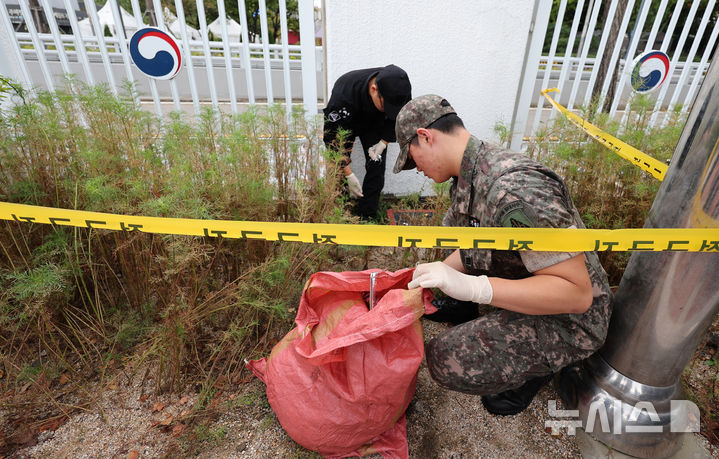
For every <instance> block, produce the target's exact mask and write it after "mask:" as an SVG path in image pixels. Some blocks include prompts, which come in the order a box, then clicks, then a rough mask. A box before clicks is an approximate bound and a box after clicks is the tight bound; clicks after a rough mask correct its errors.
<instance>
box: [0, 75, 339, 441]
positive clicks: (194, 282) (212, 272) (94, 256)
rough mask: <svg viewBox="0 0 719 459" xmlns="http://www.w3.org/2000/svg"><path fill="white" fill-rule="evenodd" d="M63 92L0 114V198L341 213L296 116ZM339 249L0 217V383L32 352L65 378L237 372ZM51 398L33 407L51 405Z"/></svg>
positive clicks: (312, 130)
mask: <svg viewBox="0 0 719 459" xmlns="http://www.w3.org/2000/svg"><path fill="white" fill-rule="evenodd" d="M68 87H70V88H74V89H69V90H65V91H58V92H56V93H46V92H45V93H39V94H38V95H37V97H35V98H29V97H27V96H25V101H24V103H21V104H20V105H17V106H15V107H13V108H12V109H11V110H9V111H7V112H5V113H2V114H1V115H0V183H3V185H4V186H3V187H1V188H0V201H9V202H16V203H24V204H33V205H42V206H52V207H62V208H71V209H83V210H92V211H102V212H110V213H121V214H132V215H149V216H160V217H164V216H172V217H186V218H203V219H228V220H257V221H283V222H332V223H338V222H343V221H344V218H345V217H344V216H345V215H346V212H344V205H345V204H344V201H343V200H342V198H341V197H340V193H339V192H340V187H339V181H338V180H339V176H340V174H339V170H338V166H337V164H336V161H335V160H334V159H333V155H331V152H329V153H328V152H324V151H323V144H322V142H321V135H320V133H319V129H320V126H318V125H317V124H315V123H308V122H307V121H306V118H305V116H304V113H302V112H301V111H296V112H293V113H291V114H289V115H290V116H289V122H288V117H287V114H286V113H285V112H284V110H283V108H282V107H279V106H272V107H269V108H267V109H265V110H260V109H252V110H249V111H247V112H245V113H242V114H240V115H238V116H229V115H225V114H218V113H216V112H213V111H211V110H207V111H205V112H203V113H202V115H201V116H199V117H198V118H197V119H195V120H191V119H188V118H187V117H185V116H183V115H180V114H174V115H173V116H172V117H171V118H170V120H169V121H166V122H165V123H164V124H161V123H160V121H159V120H158V119H157V118H155V117H154V116H153V115H152V114H150V113H148V112H145V111H142V110H140V109H138V107H136V106H135V105H134V102H133V94H132V92H131V91H130V92H129V94H127V95H125V96H123V97H119V98H118V97H115V96H113V95H112V94H111V93H110V92H109V90H108V88H107V87H105V86H95V87H81V86H80V85H78V84H77V83H74V84H72V85H68ZM8 91H9V89H8ZM343 250H344V249H342V248H341V247H340V248H337V247H334V248H332V247H329V246H323V245H311V244H301V243H283V244H278V243H273V242H269V241H259V240H232V239H219V238H198V237H185V236H167V235H153V234H146V233H140V232H127V233H122V232H112V231H104V230H95V229H93V230H90V229H77V228H69V227H63V226H56V227H54V226H50V225H30V224H26V223H16V222H2V223H1V224H0V253H1V254H2V255H0V260H1V261H0V324H2V327H0V349H2V353H0V359H2V360H1V361H0V368H4V369H5V371H6V373H5V377H4V378H1V379H0V388H2V390H3V393H6V392H7V390H9V389H18V388H19V387H20V385H21V384H23V382H24V381H26V380H27V377H26V374H27V371H28V370H27V368H29V367H33V368H35V366H33V365H31V362H34V361H35V360H36V356H37V352H38V350H42V351H43V352H45V353H46V355H47V356H48V358H47V362H48V363H44V362H43V363H41V364H40V365H41V367H40V370H38V371H45V370H46V368H45V369H44V367H47V368H49V365H50V364H49V362H52V365H54V366H59V367H60V369H61V371H55V372H54V373H53V374H61V373H62V372H69V373H70V374H72V375H73V377H72V378H71V379H72V380H73V381H75V380H82V379H83V378H84V379H85V380H87V379H88V378H93V377H95V376H97V375H102V374H104V368H105V366H106V365H107V362H108V361H119V360H120V359H122V360H123V361H125V362H127V366H128V367H129V368H130V369H133V368H136V367H137V366H139V365H140V363H142V362H147V361H150V362H153V364H152V365H151V366H150V367H151V368H152V369H153V370H154V372H155V373H156V374H155V375H154V381H155V382H156V384H157V390H158V391H162V390H169V389H179V388H182V387H184V386H185V385H186V384H188V383H199V384H205V383H207V382H208V381H215V380H217V379H218V378H220V377H226V378H228V379H230V380H231V379H235V378H238V377H239V374H240V373H241V372H242V371H244V369H243V368H244V367H243V360H244V359H245V358H254V357H256V356H257V355H259V354H261V353H263V352H264V351H265V350H266V349H268V348H269V347H270V346H271V345H272V344H273V343H274V342H275V340H276V339H277V338H278V337H280V336H282V335H283V334H284V333H285V332H286V331H287V328H288V327H289V325H290V320H289V319H290V317H291V316H292V314H290V312H289V309H290V308H291V307H292V305H294V304H296V303H298V301H299V296H300V294H301V290H302V284H303V282H304V280H305V279H306V278H307V277H308V276H309V274H310V273H312V272H314V271H316V270H318V269H319V267H320V266H322V265H323V264H326V260H327V259H328V258H330V257H333V256H335V257H342V256H343V255H344V252H343ZM108 356H112V357H111V358H108ZM42 365H44V367H43V366H42ZM45 374H49V373H47V371H46V372H45ZM49 382H50V383H53V381H52V380H51V381H49ZM20 392H21V391H17V392H16V393H17V394H20ZM22 392H25V391H22ZM31 392H32V390H30V391H27V392H25V395H27V394H29V393H31ZM18 396H19V395H18ZM8 403H15V402H12V401H10V402H8ZM76 405H77V404H76ZM23 406H26V407H27V406H29V405H23ZM48 406H53V405H52V404H49V403H47V404H46V405H45V408H44V409H43V410H39V411H38V413H43V415H45V416H49V415H51V414H52V413H49V412H47V410H46V408H47V407H48ZM30 412H31V411H28V413H30ZM36 414H37V413H36ZM31 418H32V416H31ZM0 427H1V426H0Z"/></svg>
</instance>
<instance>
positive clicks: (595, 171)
mask: <svg viewBox="0 0 719 459" xmlns="http://www.w3.org/2000/svg"><path fill="white" fill-rule="evenodd" d="M653 107H654V100H653V99H651V98H649V97H647V96H646V95H638V96H635V97H634V98H633V99H632V100H631V103H630V109H631V110H630V114H629V116H627V120H626V122H625V123H624V124H620V123H619V122H618V121H617V120H613V119H610V118H609V116H608V115H607V114H606V113H599V114H595V110H594V108H593V107H591V106H590V107H586V108H584V109H583V113H582V114H581V116H582V117H583V118H585V119H590V120H591V122H592V124H594V125H596V126H597V127H599V128H600V129H602V130H603V131H605V132H607V133H609V134H611V135H613V136H615V137H617V138H619V139H621V140H623V141H624V142H626V143H627V144H629V145H631V146H633V147H635V148H637V149H639V150H640V151H642V152H644V153H646V154H647V155H649V156H652V157H653V158H655V159H657V160H659V161H662V162H664V161H668V160H669V159H670V158H671V155H672V154H673V153H674V148H675V146H676V144H677V142H678V141H679V136H680V135H681V131H682V128H683V126H684V122H685V119H684V118H683V117H682V115H681V113H680V108H678V109H675V110H674V111H673V112H672V113H669V114H668V115H667V116H668V120H667V121H668V122H667V124H666V126H665V127H656V128H650V127H649V121H650V120H651V117H652V114H653V112H652V110H653ZM659 115H660V118H659V119H660V120H661V119H662V117H663V116H664V114H659ZM527 153H528V154H529V155H530V156H531V157H533V158H535V159H537V160H538V161H540V162H543V163H545V164H546V165H548V166H549V167H550V168H552V169H553V170H554V171H555V172H557V173H558V174H559V175H560V176H561V177H563V178H564V180H565V182H566V184H567V187H568V188H569V191H570V194H571V196H572V199H573V200H574V204H575V205H576V206H577V209H578V210H579V213H580V215H582V218H583V221H584V224H585V225H586V226H587V228H597V229H601V228H606V229H618V228H641V227H642V226H644V220H645V219H646V217H647V214H648V213H649V209H650V207H651V205H652V202H653V201H654V196H655V195H656V193H657V190H658V189H659V185H660V184H661V182H660V181H658V180H656V179H655V178H654V177H652V176H651V175H650V174H649V173H647V172H644V171H643V170H641V169H640V168H638V167H636V166H635V165H634V164H632V163H630V162H629V161H627V160H625V159H623V158H621V157H620V156H618V155H616V154H614V153H613V152H611V151H610V150H609V149H607V148H606V147H605V146H603V145H601V144H600V143H599V142H596V141H594V140H593V139H591V137H589V136H588V135H587V134H586V133H585V132H584V131H583V130H581V129H580V128H578V127H576V126H575V125H574V124H572V123H571V122H570V121H569V120H567V119H566V118H565V117H564V116H561V115H558V116H557V117H556V118H555V119H554V120H553V122H552V124H551V125H550V126H548V127H546V128H543V129H541V130H540V131H538V132H537V133H535V136H534V137H533V140H532V141H531V142H530V143H529V145H528V148H527ZM629 255H630V254H629V253H626V252H600V253H599V257H600V260H601V261H602V264H603V265H604V268H605V270H606V271H607V273H608V274H609V279H610V284H611V285H618V284H619V280H620V279H621V275H622V273H623V272H624V268H625V266H626V263H627V261H628V260H629Z"/></svg>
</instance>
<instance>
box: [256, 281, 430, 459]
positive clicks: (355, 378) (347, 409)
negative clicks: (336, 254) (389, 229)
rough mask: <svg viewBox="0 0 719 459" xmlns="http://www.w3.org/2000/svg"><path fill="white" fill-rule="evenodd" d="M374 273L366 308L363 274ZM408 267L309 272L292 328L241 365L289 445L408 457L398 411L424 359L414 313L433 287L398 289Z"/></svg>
mask: <svg viewBox="0 0 719 459" xmlns="http://www.w3.org/2000/svg"><path fill="white" fill-rule="evenodd" d="M372 272H377V275H376V276H377V277H376V280H375V289H374V291H375V303H374V307H373V308H372V309H371V310H368V306H367V305H368V301H367V298H368V292H369V285H370V273H372ZM413 272H414V270H413V269H403V270H400V271H397V272H394V273H393V272H388V271H379V270H376V269H373V270H367V271H355V272H343V273H333V272H318V273H315V274H313V275H312V276H311V277H310V279H309V280H308V281H307V284H306V285H305V288H304V292H303V294H302V299H301V301H300V306H299V310H298V311H297V317H296V319H295V323H296V324H297V326H296V327H295V328H294V329H292V330H291V331H290V332H289V333H288V334H287V335H286V336H285V337H284V338H283V339H282V341H280V342H279V343H277V345H276V346H275V347H274V348H273V349H272V352H271V353H270V356H269V357H267V358H264V359H260V360H254V361H252V362H249V363H248V364H247V366H248V368H250V370H252V372H253V373H254V374H255V375H257V376H258V377H259V378H260V379H262V381H263V382H264V383H265V384H266V385H267V399H268V401H269V402H270V405H271V406H272V409H273V410H274V411H275V413H276V414H277V418H278V419H279V421H280V424H282V427H284V429H285V430H286V431H287V433H288V434H289V435H290V437H292V438H293V439H294V440H295V441H296V442H297V443H299V444H300V445H302V446H304V447H305V448H307V449H311V450H314V451H318V452H320V453H321V454H323V455H324V456H325V457H332V458H340V457H347V456H357V455H359V456H362V455H367V454H373V453H380V454H382V455H383V456H384V457H388V458H407V457H409V452H408V448H407V432H406V429H405V418H404V412H405V410H406V409H407V405H408V404H409V402H410V400H411V399H412V397H413V396H414V390H415V384H416V382H417V370H418V369H419V366H420V363H421V362H422V358H423V357H424V341H423V337H422V327H421V325H420V322H419V318H420V317H421V316H422V314H424V313H425V312H426V313H428V314H429V313H432V312H434V311H436V309H435V307H434V306H432V304H431V301H432V293H431V291H430V290H426V289H421V288H419V289H413V290H407V284H408V283H409V282H410V281H411V280H412V273H413Z"/></svg>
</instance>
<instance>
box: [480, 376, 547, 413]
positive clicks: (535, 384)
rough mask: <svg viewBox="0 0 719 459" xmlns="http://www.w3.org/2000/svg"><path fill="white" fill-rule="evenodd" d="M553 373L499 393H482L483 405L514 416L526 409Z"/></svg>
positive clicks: (495, 411)
mask: <svg viewBox="0 0 719 459" xmlns="http://www.w3.org/2000/svg"><path fill="white" fill-rule="evenodd" d="M552 376H554V375H552V374H549V375H546V376H540V377H538V378H533V379H530V380H529V381H527V382H526V383H524V384H523V385H521V386H519V387H517V388H516V389H510V390H505V391H504V392H500V393H498V394H492V395H482V405H484V407H485V408H486V409H487V411H489V412H490V413H492V414H497V415H500V416H513V415H515V414H519V413H521V412H522V411H524V410H525V409H526V408H527V407H528V406H529V404H530V403H532V400H533V399H534V396H535V395H537V392H539V389H541V388H542V387H543V386H544V385H545V384H547V383H548V382H549V381H550V380H551V379H552Z"/></svg>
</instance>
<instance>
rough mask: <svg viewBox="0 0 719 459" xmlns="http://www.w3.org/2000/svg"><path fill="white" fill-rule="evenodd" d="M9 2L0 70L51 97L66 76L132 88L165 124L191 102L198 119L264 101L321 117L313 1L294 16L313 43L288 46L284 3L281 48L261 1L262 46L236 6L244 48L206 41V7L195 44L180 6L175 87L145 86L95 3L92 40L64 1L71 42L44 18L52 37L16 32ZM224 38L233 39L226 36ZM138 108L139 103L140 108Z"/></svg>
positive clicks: (33, 27) (1, 24)
mask: <svg viewBox="0 0 719 459" xmlns="http://www.w3.org/2000/svg"><path fill="white" fill-rule="evenodd" d="M7 1H10V0H0V29H5V31H4V35H5V36H6V39H2V36H3V31H2V30H0V61H5V64H3V65H0V70H2V69H8V68H10V69H12V68H13V66H11V65H9V64H8V62H10V61H12V62H14V63H15V66H14V68H15V71H14V75H13V76H14V77H15V78H16V79H19V80H21V82H22V83H23V84H25V85H26V86H27V87H28V88H44V89H49V90H51V91H52V90H54V89H55V88H56V87H57V86H58V84H62V79H63V75H65V74H74V75H75V77H76V79H78V80H81V81H85V82H87V83H88V84H97V83H107V84H108V85H109V86H110V88H111V90H112V91H113V92H114V93H116V94H117V93H118V88H119V87H121V86H122V85H123V82H124V81H130V82H131V83H133V84H134V86H135V88H136V89H137V91H138V93H139V94H140V95H141V98H140V99H144V100H147V101H153V102H154V106H155V110H156V111H157V113H158V115H160V116H162V115H163V113H164V111H166V110H163V104H166V103H168V102H169V101H171V103H172V104H173V105H174V109H175V110H181V109H182V105H181V103H182V102H189V101H191V102H192V104H193V107H194V111H195V112H196V113H199V111H200V109H201V105H203V104H207V103H211V104H212V105H213V106H215V108H217V109H219V102H229V103H230V105H231V111H232V112H233V113H237V112H238V110H239V107H238V103H237V102H238V101H240V102H242V101H245V102H246V103H249V104H250V105H252V104H255V103H256V102H257V101H262V100H265V101H267V102H268V103H274V102H275V97H276V96H278V97H282V98H283V99H284V103H285V104H286V105H287V107H288V110H287V111H288V113H289V112H290V111H291V110H290V109H291V105H292V104H293V103H297V102H300V101H301V102H302V103H303V105H304V108H305V110H306V112H307V113H308V115H310V116H312V115H314V114H316V113H317V104H318V98H317V93H318V91H317V86H318V83H321V82H322V74H323V72H322V48H321V47H316V46H315V44H314V36H315V30H314V6H313V2H312V0H299V1H298V10H297V11H292V12H290V14H292V15H294V17H296V18H298V19H299V25H300V27H299V29H300V30H299V32H300V35H301V36H307V37H311V39H310V40H305V42H304V43H302V44H300V45H287V44H286V43H287V42H288V38H289V37H288V30H287V24H286V22H287V21H286V18H287V16H288V11H287V5H286V0H279V9H280V13H281V14H282V15H284V16H285V18H284V19H285V20H282V30H281V31H280V33H279V36H278V38H279V41H280V42H281V43H283V44H269V33H268V29H267V15H266V13H265V11H266V7H265V2H264V1H260V2H259V3H260V8H262V9H263V10H262V11H261V18H262V19H261V26H262V27H261V29H262V30H261V33H258V36H259V38H260V43H250V42H249V39H248V32H247V27H246V24H247V17H246V14H245V11H244V10H245V1H244V0H237V6H238V9H239V11H240V14H239V16H240V17H238V18H232V19H234V20H236V21H238V22H239V24H240V27H241V30H242V34H241V40H239V41H237V40H236V39H235V40H233V41H230V40H229V39H228V38H225V39H221V40H220V41H217V40H214V41H210V40H209V39H208V34H207V22H208V21H207V18H206V17H205V13H204V3H203V0H196V8H197V13H198V14H197V17H198V20H199V22H200V24H199V25H200V27H199V29H200V30H201V31H203V32H204V34H201V35H200V36H201V38H200V39H190V38H189V37H188V33H187V29H186V28H185V22H184V11H183V2H182V1H181V0H175V11H176V13H177V18H178V21H179V24H181V27H180V32H181V37H180V38H179V39H178V40H177V41H178V44H179V45H180V47H181V52H182V54H183V60H182V61H183V64H182V65H183V69H182V72H180V74H179V75H178V76H177V77H176V78H175V79H173V80H169V81H160V80H154V79H151V78H148V77H146V76H145V75H143V74H142V73H141V72H139V71H138V70H137V68H136V67H135V66H134V64H133V63H132V61H131V59H130V57H129V52H128V46H129V39H130V36H131V33H130V32H128V33H125V34H122V33H120V34H119V36H111V37H105V36H103V29H102V27H100V25H99V24H100V20H99V19H98V11H97V9H96V7H95V5H94V3H92V2H90V1H86V2H85V5H86V7H87V15H88V17H89V18H90V20H91V23H92V26H93V31H94V34H92V35H82V34H81V32H80V26H79V24H78V21H77V17H76V16H75V12H74V11H73V8H72V5H71V3H73V2H71V1H70V0H64V3H65V5H66V8H67V10H66V11H67V14H68V19H69V21H70V24H71V30H72V32H73V33H72V34H64V33H61V32H60V30H59V28H58V26H57V23H56V22H55V17H54V15H52V14H44V18H43V19H44V21H45V24H44V25H46V26H47V27H49V29H50V33H39V31H38V29H39V28H40V27H39V26H38V25H37V24H35V23H34V21H32V20H31V21H29V22H28V23H27V24H25V28H24V29H26V31H23V32H14V29H13V25H12V24H11V21H10V17H9V15H8V10H7V4H6V2H7ZM16 1H19V3H20V8H21V10H22V12H23V17H25V18H32V17H33V16H32V14H30V8H29V3H28V2H29V0H14V1H13V3H15V2H16ZM107 1H108V2H109V5H110V8H111V11H112V16H113V18H114V24H118V23H121V20H120V16H121V10H120V8H119V6H118V3H117V0H107ZM39 3H40V6H41V7H42V8H43V9H44V8H48V9H47V10H44V11H48V10H49V6H48V3H49V2H47V0H39ZM153 5H154V9H155V11H162V6H161V4H160V1H159V0H153ZM131 6H132V11H131V12H130V14H132V15H133V18H134V20H135V22H136V23H137V24H138V25H139V27H143V26H145V25H146V24H144V23H143V20H142V13H141V10H140V6H139V2H138V1H137V0H131ZM217 6H218V8H217V9H218V11H219V12H221V13H223V15H224V12H225V6H224V0H217ZM41 14H43V13H42V12H41ZM157 21H158V25H157V27H159V28H160V29H163V30H168V29H167V27H166V25H165V23H164V17H163V15H161V14H158V15H157ZM221 25H222V27H223V30H227V29H226V27H227V26H226V24H225V23H222V24H221ZM45 30H47V28H46V29H45ZM120 30H121V28H120ZM220 35H223V36H224V37H228V36H229V35H228V34H227V33H223V34H220ZM8 36H9V38H10V39H9V40H7V37H8ZM185 44H186V45H187V46H184V45H185ZM6 71H7V70H6ZM12 73H13V72H11V74H12ZM263 83H264V84H263ZM140 101H141V100H139V99H138V100H137V102H138V103H139V102H140Z"/></svg>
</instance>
